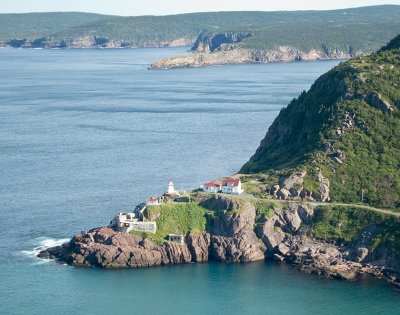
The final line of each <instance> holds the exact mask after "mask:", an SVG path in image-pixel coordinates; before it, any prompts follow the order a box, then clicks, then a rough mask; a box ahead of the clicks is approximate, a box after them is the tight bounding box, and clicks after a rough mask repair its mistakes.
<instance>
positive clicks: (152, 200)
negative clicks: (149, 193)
mask: <svg viewBox="0 0 400 315" xmlns="http://www.w3.org/2000/svg"><path fill="white" fill-rule="evenodd" d="M159 204H160V200H159V198H156V197H150V198H148V199H147V200H146V206H158V205H159Z"/></svg>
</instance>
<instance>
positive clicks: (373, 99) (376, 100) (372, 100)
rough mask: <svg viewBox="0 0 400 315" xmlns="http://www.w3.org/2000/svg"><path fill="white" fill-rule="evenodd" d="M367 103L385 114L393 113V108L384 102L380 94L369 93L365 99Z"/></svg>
mask: <svg viewBox="0 0 400 315" xmlns="http://www.w3.org/2000/svg"><path fill="white" fill-rule="evenodd" d="M365 101H366V102H367V103H369V104H370V105H371V106H373V107H375V108H377V109H380V110H381V111H383V112H384V113H392V112H393V106H392V105H391V104H390V103H389V102H388V101H386V100H384V99H383V98H382V96H381V95H380V94H375V93H369V94H368V95H367V96H366V97H365Z"/></svg>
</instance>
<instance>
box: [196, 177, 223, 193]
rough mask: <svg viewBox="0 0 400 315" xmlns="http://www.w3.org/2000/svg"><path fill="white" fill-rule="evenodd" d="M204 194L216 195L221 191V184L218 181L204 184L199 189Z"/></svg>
mask: <svg viewBox="0 0 400 315" xmlns="http://www.w3.org/2000/svg"><path fill="white" fill-rule="evenodd" d="M200 188H201V189H202V190H203V191H204V192H206V193H217V192H220V191H221V190H222V183H221V182H220V181H218V180H215V181H213V182H209V183H205V184H203V185H202V186H201V187H200Z"/></svg>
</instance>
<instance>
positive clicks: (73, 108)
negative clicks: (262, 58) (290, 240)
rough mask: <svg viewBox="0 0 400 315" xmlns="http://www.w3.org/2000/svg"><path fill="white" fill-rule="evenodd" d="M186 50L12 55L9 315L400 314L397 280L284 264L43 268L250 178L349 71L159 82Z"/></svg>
mask: <svg viewBox="0 0 400 315" xmlns="http://www.w3.org/2000/svg"><path fill="white" fill-rule="evenodd" d="M183 52H184V49H183V48H177V49H146V50H144V49H126V50H125V49H124V50H121V49H116V50H10V49H0V69H1V73H0V100H1V102H0V169H1V176H0V271H1V273H0V314H43V313H46V314H71V313H73V314H109V313H111V312H117V313H120V314H131V313H144V314H154V313H159V314H187V313H190V314H203V313H211V314H213V313H220V314H243V313H246V314H292V313H296V314H340V313H344V314H399V313H400V296H399V292H397V291H395V290H394V289H393V288H392V287H390V286H388V285H386V284H385V283H383V282H380V281H375V280H365V281H358V282H354V283H351V282H341V281H335V280H326V279H323V278H319V277H316V276H308V275H305V274H303V273H300V272H298V271H297V270H296V268H294V267H292V266H287V265H279V264H275V263H271V262H266V263H252V264H242V265H223V264H216V263H210V264H200V265H194V264H191V265H185V266H168V267H161V268H151V269H140V270H119V271H105V270H93V269H79V268H73V267H70V266H64V265H58V264H55V263H53V262H47V261H42V260H38V259H36V258H35V257H34V256H35V252H37V250H39V248H37V247H38V246H39V247H40V246H48V245H51V244H55V243H57V242H61V241H62V240H63V239H66V238H69V237H70V236H72V235H73V234H74V233H76V232H79V231H80V230H81V229H89V228H91V227H94V226H100V225H104V224H106V223H107V222H108V221H109V220H110V218H111V217H112V216H113V215H114V214H115V212H117V211H121V210H129V209H132V208H133V207H134V206H135V205H136V204H137V203H139V202H141V201H142V200H143V199H144V198H146V197H147V196H149V195H154V194H157V193H160V192H162V191H163V190H164V189H165V185H166V183H167V181H168V179H170V178H171V179H173V180H174V181H175V183H176V186H177V187H178V188H179V189H182V188H183V189H185V188H195V187H197V186H198V185H200V184H201V183H203V182H204V181H206V180H210V179H214V178H217V177H220V176H224V175H229V174H232V173H234V172H236V171H237V170H238V169H239V168H240V166H241V165H242V164H243V163H244V162H246V161H247V159H248V158H249V157H250V156H251V154H252V153H254V151H255V149H256V148H257V146H258V144H259V142H260V140H261V139H262V138H263V136H264V135H265V132H266V130H267V129H268V126H269V125H270V124H271V122H272V121H273V119H274V118H275V117H276V115H277V114H278V112H279V110H280V109H281V108H282V107H283V106H285V105H286V104H287V103H288V101H289V100H290V99H291V98H293V97H295V96H297V95H298V94H299V92H301V91H302V90H304V89H308V88H309V86H310V84H311V83H312V82H313V81H314V80H315V79H316V78H317V77H318V76H319V75H320V74H322V73H324V72H325V71H327V70H329V69H330V68H332V67H333V66H334V65H336V64H337V62H309V63H287V64H268V65H239V66H223V67H214V68H204V69H178V70H171V71H148V70H147V67H148V65H149V64H150V63H151V62H152V61H154V60H156V59H158V58H160V57H164V56H172V55H176V54H180V53H183Z"/></svg>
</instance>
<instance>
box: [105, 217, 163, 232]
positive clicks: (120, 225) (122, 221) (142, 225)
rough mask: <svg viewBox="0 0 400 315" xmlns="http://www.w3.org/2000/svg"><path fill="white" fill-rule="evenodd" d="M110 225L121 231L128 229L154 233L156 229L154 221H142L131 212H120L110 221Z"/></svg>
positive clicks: (127, 230)
mask: <svg viewBox="0 0 400 315" xmlns="http://www.w3.org/2000/svg"><path fill="white" fill-rule="evenodd" d="M109 226H110V227H113V228H116V229H117V231H119V232H122V233H129V232H130V231H141V232H151V233H155V232H156V231H157V224H156V222H143V221H139V219H138V218H137V217H136V216H135V214H134V213H133V212H120V213H118V214H117V215H116V216H115V217H114V218H113V219H112V221H111V222H110V225H109Z"/></svg>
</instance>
